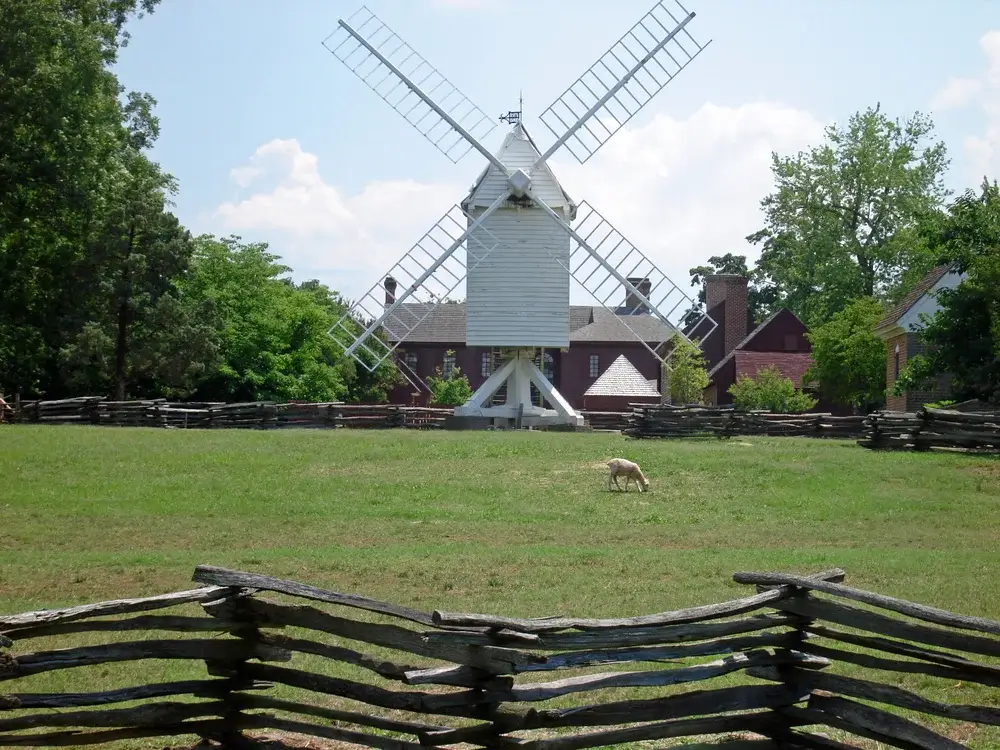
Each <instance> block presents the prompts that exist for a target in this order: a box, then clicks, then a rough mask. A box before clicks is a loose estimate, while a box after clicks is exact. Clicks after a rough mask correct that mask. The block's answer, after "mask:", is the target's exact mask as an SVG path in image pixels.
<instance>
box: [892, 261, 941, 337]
mask: <svg viewBox="0 0 1000 750" xmlns="http://www.w3.org/2000/svg"><path fill="white" fill-rule="evenodd" d="M949 271H951V265H950V264H945V265H943V266H938V267H937V268H935V269H934V270H932V271H931V272H930V273H929V274H927V275H926V276H924V278H922V279H921V280H920V281H919V282H918V283H917V285H916V286H915V287H913V289H911V290H910V291H909V292H907V293H906V294H905V295H904V296H903V298H902V299H901V300H900V301H899V302H898V303H897V304H896V306H895V307H893V308H892V309H891V310H890V311H889V312H887V313H886V314H885V317H883V318H882V320H880V321H879V323H878V325H877V326H876V328H883V327H885V326H889V325H892V324H893V323H896V322H898V321H899V319H900V318H902V317H903V316H904V315H906V311H907V310H909V309H910V308H911V307H913V306H914V305H915V304H917V301H918V300H919V299H920V298H921V297H923V296H924V295H925V294H927V292H929V291H930V290H931V289H933V288H934V285H935V284H937V283H938V282H939V281H941V279H943V278H944V277H945V275H946V274H947V273H948V272H949Z"/></svg>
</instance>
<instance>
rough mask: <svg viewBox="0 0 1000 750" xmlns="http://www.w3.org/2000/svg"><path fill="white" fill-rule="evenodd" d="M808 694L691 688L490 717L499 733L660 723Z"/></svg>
mask: <svg viewBox="0 0 1000 750" xmlns="http://www.w3.org/2000/svg"><path fill="white" fill-rule="evenodd" d="M808 697H809V692H808V691H804V690H798V689H796V688H794V687H792V686H787V685H739V686H736V687H728V688H716V689H714V690H691V691H688V692H685V693H679V694H676V695H670V696H667V697H664V698H648V699H642V700H627V701H614V702H610V703H603V704H592V705H584V706H578V707H574V708H557V709H556V708H553V709H536V708H522V707H520V706H499V707H497V708H496V709H494V710H493V712H492V714H491V716H490V718H491V719H492V720H493V722H494V723H495V724H496V725H497V726H498V727H499V728H500V729H501V730H502V731H507V732H510V731H517V730H522V729H549V728H556V727H586V726H607V725H613V724H631V723H633V722H643V721H664V720H667V719H680V718H685V717H688V716H701V715H705V714H716V713H725V712H729V711H751V710H755V709H763V708H770V709H777V708H780V707H782V706H791V705H794V704H796V703H801V702H803V701H805V700H806V699H807V698H808Z"/></svg>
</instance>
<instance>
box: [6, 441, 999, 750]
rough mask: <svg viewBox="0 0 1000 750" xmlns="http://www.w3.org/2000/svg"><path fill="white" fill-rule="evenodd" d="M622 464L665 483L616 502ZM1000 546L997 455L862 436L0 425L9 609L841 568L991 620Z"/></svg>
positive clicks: (619, 600)
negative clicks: (237, 585) (274, 581)
mask: <svg viewBox="0 0 1000 750" xmlns="http://www.w3.org/2000/svg"><path fill="white" fill-rule="evenodd" d="M615 456H624V457H628V458H632V459H634V460H637V461H639V462H640V463H641V464H642V466H643V469H644V471H645V472H646V474H647V476H648V477H649V479H650V481H651V482H652V489H653V491H652V492H650V493H644V494H638V493H628V494H622V493H608V492H607V489H606V481H607V479H606V477H607V475H606V469H605V468H604V462H605V461H606V460H607V459H609V458H612V457H615ZM998 539H1000V462H998V461H996V460H993V459H989V458H983V457H979V458H976V457H970V456H964V455H957V454H916V453H908V454H883V453H874V452H870V451H866V450H864V449H861V448H859V447H857V446H856V445H854V444H853V442H840V441H821V440H809V439H733V440H729V441H714V440H705V441H698V440H692V441H683V442H682V441H630V440H626V439H625V438H622V437H621V436H619V435H617V434H610V433H591V434H586V433H582V434H580V433H578V434H567V433H540V432H483V433H446V432H430V433H419V432H409V431H402V430H393V431H378V432H366V431H364V432H363V431H348V430H337V431H319V430H316V431H313V430H303V431H273V432H261V431H237V430H231V431H181V430H146V429H115V428H91V427H51V426H3V427H2V428H0V613H11V612H18V611H24V610H29V609H36V608H43V607H54V606H59V605H65V604H72V603H82V602H89V601H98V600H102V599H109V598H119V597H124V596H141V595H150V594H155V593H163V592H167V591H176V590H180V589H183V588H187V587H189V586H191V584H190V583H189V582H190V578H191V573H192V571H193V569H194V566H195V565H197V564H199V563H209V564H214V565H221V566H226V567H233V568H238V569H242V570H252V571H258V572H263V573H267V574H270V575H275V576H280V577H289V578H293V579H296V580H298V581H301V582H304V583H309V584H313V585H317V586H323V587H328V588H333V589H337V590H341V591H349V592H354V593H360V594H364V595H368V596H373V597H376V598H381V599H387V600H391V601H395V602H399V603H402V604H408V605H412V606H416V607H419V608H422V609H433V608H438V609H446V610H452V611H455V610H466V611H469V610H471V611H478V612H490V613H498V614H506V615H513V616H542V615H550V614H574V615H581V616H594V617H601V616H624V615H631V614H640V613H649V612H655V611H661V610H666V609H673V608H678V607H683V606H688V605H693V604H705V603H711V602H714V601H720V600H723V599H728V598H732V597H734V596H740V595H744V594H747V593H751V591H748V590H747V588H746V587H742V586H738V585H736V584H734V583H733V582H732V581H731V580H730V576H731V574H732V573H733V572H734V571H736V570H776V571H787V572H814V571H817V570H820V569H824V568H830V567H836V566H839V567H843V568H844V569H845V570H846V571H847V574H848V578H847V582H848V583H849V584H851V585H856V586H859V587H863V588H869V589H872V590H875V591H878V592H880V593H885V594H891V595H895V596H900V597H905V598H908V599H912V600H915V601H919V602H922V603H926V604H931V605H935V606H939V607H943V608H947V609H952V610H955V611H958V612H961V613H965V614H972V615H982V616H987V617H993V618H1000V553H998ZM69 671H73V670H69ZM914 679H916V680H917V683H913V684H918V683H919V679H920V678H914ZM927 679H928V680H930V678H927ZM924 692H925V694H926V691H924ZM996 692H997V691H986V690H985V689H984V690H977V689H969V690H968V691H963V692H961V694H959V695H957V696H956V695H940V694H939V695H937V696H936V697H938V698H939V699H942V700H951V701H958V702H970V703H975V702H980V703H987V704H988V705H997V704H998V700H997V697H996ZM982 737H983V738H984V741H990V742H991V744H990V745H989V746H993V745H992V741H991V740H986V737H987V735H985V734H984V735H982ZM980 746H985V745H980Z"/></svg>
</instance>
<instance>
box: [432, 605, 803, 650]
mask: <svg viewBox="0 0 1000 750" xmlns="http://www.w3.org/2000/svg"><path fill="white" fill-rule="evenodd" d="M772 606H773V605H772ZM797 622H798V621H797V620H796V619H795V618H792V617H787V616H783V615H751V616H750V617H743V618H740V619H736V620H723V621H720V622H695V623H689V624H684V625H660V626H656V627H649V628H632V629H630V630H586V631H581V632H563V633H543V634H541V635H539V637H538V643H537V644H536V645H535V648H537V649H539V650H545V651H562V650H567V649H578V648H587V649H603V648H619V647H625V646H647V645H655V644H661V643H681V642H687V641H701V640H707V639H710V638H719V637H722V636H726V635H737V634H739V633H752V632H756V631H760V630H767V629H769V628H775V627H782V626H786V627H787V626H794V625H795V624H796V623H797ZM423 640H424V641H425V642H426V643H428V644H435V645H437V644H445V643H447V644H458V643H461V644H465V645H469V646H489V645H493V644H495V643H496V642H497V639H496V637H495V636H493V635H491V634H488V633H469V632H462V631H451V632H428V633H424V634H423ZM529 663H530V662H529Z"/></svg>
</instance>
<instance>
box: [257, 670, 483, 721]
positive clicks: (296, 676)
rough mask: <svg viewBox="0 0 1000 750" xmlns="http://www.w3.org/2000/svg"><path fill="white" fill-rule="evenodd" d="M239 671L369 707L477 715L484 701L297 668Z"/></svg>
mask: <svg viewBox="0 0 1000 750" xmlns="http://www.w3.org/2000/svg"><path fill="white" fill-rule="evenodd" d="M240 673H241V674H242V675H244V676H245V677H248V678H250V679H255V680H264V681H267V682H277V683H280V684H282V685H288V686H290V687H297V688H302V689H303V690H311V691H313V692H315V693H324V694H326V695H336V696H339V697H341V698H350V699H351V700H356V701H361V702H363V703H367V704H369V705H371V706H379V707H381V708H389V709H396V710H400V711H413V712H415V713H425V714H441V715H445V716H467V717H471V718H478V715H479V714H480V713H481V711H477V710H476V709H475V707H476V706H477V704H480V703H482V702H483V694H482V692H481V691H478V690H463V691H461V692H453V693H423V692H419V691H402V690H386V689H385V688H381V687H377V686H375V685H367V684H365V683H362V682H354V681H353V680H345V679H342V678H340V677H330V676H327V675H320V674H314V673H312V672H304V671H302V670H300V669H291V668H289V667H274V666H271V665H267V664H253V663H250V664H246V665H244V666H243V667H241V669H240Z"/></svg>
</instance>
